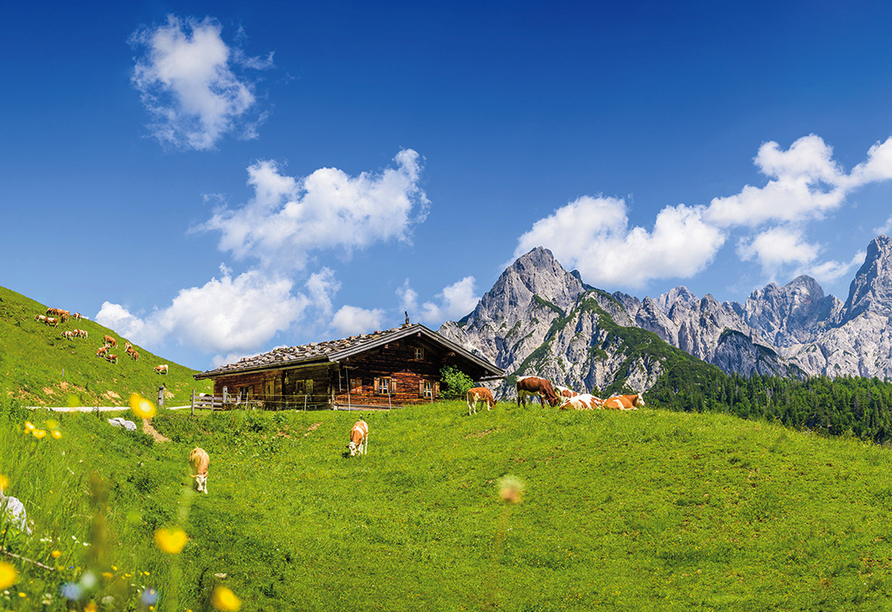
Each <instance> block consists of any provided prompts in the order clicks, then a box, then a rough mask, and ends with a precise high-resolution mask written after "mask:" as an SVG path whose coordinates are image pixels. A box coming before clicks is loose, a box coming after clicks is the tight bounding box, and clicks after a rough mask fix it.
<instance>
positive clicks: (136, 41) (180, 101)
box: [0, 1, 892, 369]
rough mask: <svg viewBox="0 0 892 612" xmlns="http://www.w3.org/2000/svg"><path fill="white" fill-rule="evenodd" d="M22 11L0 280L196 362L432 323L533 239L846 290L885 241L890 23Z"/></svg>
mask: <svg viewBox="0 0 892 612" xmlns="http://www.w3.org/2000/svg"><path fill="white" fill-rule="evenodd" d="M25 4H26V3H19V5H16V6H11V7H7V15H6V18H5V19H4V23H3V26H2V35H0V54H2V57H3V58H4V59H3V62H2V63H0V66H2V68H0V70H2V78H3V82H4V83H5V84H6V87H5V88H4V89H5V92H4V93H5V95H3V96H2V97H0V109H2V111H3V115H4V116H5V117H6V121H5V122H4V127H3V131H2V138H0V180H2V196H0V197H2V203H3V204H2V211H3V213H2V214H3V224H2V240H0V284H2V285H3V286H5V287H8V288H10V289H13V290H15V291H18V292H20V293H23V294H25V295H27V296H29V297H31V298H34V299H36V300H39V301H41V302H44V303H46V304H48V305H52V306H57V307H61V308H65V309H69V310H71V311H78V312H81V313H82V314H84V315H85V316H87V317H89V318H91V319H94V320H97V321H99V322H101V323H103V324H105V325H108V326H110V327H112V328H114V329H115V330H116V331H118V332H119V333H121V334H123V335H125V336H127V337H128V338H131V339H132V340H134V341H135V342H136V343H137V344H139V345H141V346H144V347H145V348H148V349H149V350H151V351H153V352H156V353H158V354H160V355H162V356H164V357H166V358H169V359H170V360H172V361H175V362H178V363H182V364H184V365H188V366H191V367H194V368H197V369H207V368H210V367H212V366H214V365H219V364H221V363H226V362H228V361H230V360H234V359H237V358H238V357H240V356H243V355H248V354H254V353H257V352H261V351H265V350H269V349H271V348H273V347H275V346H280V345H293V344H303V343H306V342H311V341H318V340H327V339H332V338H338V337H344V336H347V335H350V334H354V333H359V332H364V331H374V330H375V329H385V328H388V327H392V326H395V325H398V324H400V323H401V322H402V320H403V312H404V311H405V310H408V311H409V314H410V317H411V318H412V320H413V321H420V322H423V323H425V324H426V325H428V326H429V327H431V328H434V329H436V328H437V327H439V325H440V324H441V323H442V322H443V321H445V320H447V319H453V320H454V319H458V318H460V317H461V316H463V315H465V314H467V313H468V312H469V311H470V310H471V309H472V308H473V307H474V305H475V304H476V301H477V300H478V299H479V298H480V296H482V295H483V293H485V292H486V291H487V290H488V289H489V288H490V287H491V286H492V284H493V283H494V282H495V280H496V279H497V278H498V276H499V274H500V273H501V272H502V270H503V269H504V267H505V266H506V265H507V264H509V263H510V262H511V261H512V260H513V259H514V258H515V257H517V256H518V255H520V254H522V253H524V252H526V251H528V250H529V249H531V248H533V247H534V246H540V245H541V246H545V247H548V248H550V249H551V250H552V251H553V252H554V253H555V255H556V256H557V258H558V259H559V260H560V261H561V263H562V264H563V265H564V267H566V268H567V269H573V268H577V269H579V270H580V272H581V274H582V276H583V278H584V280H586V282H588V283H589V284H592V285H594V286H597V287H599V288H602V289H605V290H607V291H618V290H619V291H624V292H627V293H630V294H632V295H636V296H638V297H641V298H643V297H644V296H647V295H650V296H653V297H656V296H658V295H660V294H661V293H664V292H665V291H668V290H669V289H670V288H672V287H675V286H677V285H685V286H687V287H688V288H689V289H691V291H693V292H694V293H695V294H697V295H698V296H702V295H705V294H706V293H711V294H713V295H714V296H715V297H716V298H718V299H720V300H736V301H741V302H742V301H743V300H745V299H746V297H747V295H748V294H749V293H750V292H751V291H752V290H753V289H756V288H761V287H762V286H764V285H765V284H766V283H768V282H777V283H778V284H785V283H787V282H789V281H790V280H792V279H793V278H794V277H795V276H797V275H798V274H803V273H805V274H810V275H812V276H814V277H815V278H817V279H818V280H819V282H820V283H821V284H822V286H823V287H824V289H825V291H826V292H827V293H833V294H835V295H837V296H838V297H840V298H841V299H845V297H846V295H847V292H848V285H849V283H850V281H851V279H852V277H853V275H854V273H855V271H856V270H857V268H858V266H859V265H860V264H861V262H862V261H863V257H864V249H865V247H866V246H867V244H868V242H869V241H870V240H871V239H872V238H873V237H874V236H876V235H877V234H879V233H889V232H890V231H892V206H890V202H892V181H890V180H889V179H890V178H892V140H889V138H890V135H892V104H890V100H892V79H890V78H889V70H888V67H889V65H890V64H892V37H890V36H889V35H888V32H887V26H888V24H889V23H892V6H889V5H887V4H886V3H880V2H851V3H845V4H843V3H831V2H789V3H731V2H688V3H677V4H676V3H666V2H650V3H599V2H594V3H592V2H588V3H548V4H546V3H524V2H512V3H507V2H500V3H463V2H449V3H418V2H406V3H394V2H392V3H386V4H382V3H366V2H363V3H351V2H326V3H313V4H309V3H279V2H275V3H273V2H252V3H244V2H239V3H229V2H214V3H196V2H138V1H137V2H133V3H80V4H72V3H50V4H41V5H34V6H26V5H25ZM620 4H622V6H620Z"/></svg>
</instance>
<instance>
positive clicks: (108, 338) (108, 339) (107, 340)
mask: <svg viewBox="0 0 892 612" xmlns="http://www.w3.org/2000/svg"><path fill="white" fill-rule="evenodd" d="M102 341H103V342H105V343H106V344H107V345H109V346H113V347H115V348H118V341H117V340H115V339H114V338H112V337H111V336H109V335H105V336H103V337H102Z"/></svg>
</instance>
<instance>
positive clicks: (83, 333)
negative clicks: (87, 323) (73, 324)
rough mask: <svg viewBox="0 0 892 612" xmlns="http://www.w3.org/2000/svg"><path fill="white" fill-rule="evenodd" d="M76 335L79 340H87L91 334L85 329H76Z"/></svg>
mask: <svg viewBox="0 0 892 612" xmlns="http://www.w3.org/2000/svg"><path fill="white" fill-rule="evenodd" d="M74 335H75V336H76V337H78V338H87V337H88V335H89V334H87V330H85V329H76V330H74Z"/></svg>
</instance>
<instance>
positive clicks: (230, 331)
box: [96, 266, 311, 353]
mask: <svg viewBox="0 0 892 612" xmlns="http://www.w3.org/2000/svg"><path fill="white" fill-rule="evenodd" d="M221 272H222V276H221V278H220V279H217V278H212V279H211V280H210V281H208V282H207V283H206V284H204V285H203V286H201V287H191V288H189V289H182V290H181V291H180V292H179V294H178V295H177V296H176V297H175V298H174V299H173V302H172V303H171V305H170V306H169V307H168V308H166V309H163V310H155V311H154V312H152V313H151V314H150V315H148V316H146V317H143V318H140V317H138V316H136V315H134V314H132V313H130V312H129V311H128V310H127V309H126V308H124V307H123V306H121V305H119V304H112V303H109V302H105V303H104V304H103V305H102V309H101V310H100V311H99V314H97V315H96V321H97V322H98V323H100V324H102V325H105V326H106V327H110V328H112V329H114V330H116V331H118V332H119V333H120V334H121V335H123V336H125V337H127V338H129V339H131V340H133V341H134V342H136V343H137V344H141V345H144V346H146V347H148V348H152V347H153V346H157V345H159V344H160V343H162V342H165V341H166V340H168V339H173V338H176V339H177V340H178V342H180V343H181V344H184V345H187V346H192V347H195V348H197V349H199V350H201V351H203V352H207V353H210V352H216V353H223V352H236V351H238V352H250V351H256V350H258V349H259V348H260V347H261V346H263V344H265V343H266V342H268V341H269V340H270V339H272V337H273V336H274V335H275V334H276V333H277V332H279V331H282V330H285V329H288V328H289V327H290V326H291V325H292V324H294V323H295V322H296V321H298V320H299V319H300V318H301V316H302V315H303V313H304V311H305V310H306V309H307V307H308V306H310V304H311V301H310V299H309V298H308V297H306V296H305V295H303V294H298V295H292V293H291V289H292V286H293V283H292V281H291V280H289V279H285V278H281V277H267V276H265V275H264V274H262V273H261V272H259V271H257V270H252V271H249V272H245V273H244V274H240V275H239V276H236V277H235V278H233V277H232V275H231V273H230V271H229V270H228V269H226V268H225V266H221Z"/></svg>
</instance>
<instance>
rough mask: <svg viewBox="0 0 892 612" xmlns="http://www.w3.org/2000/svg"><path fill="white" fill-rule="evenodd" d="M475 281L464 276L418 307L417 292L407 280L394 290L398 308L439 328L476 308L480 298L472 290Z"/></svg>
mask: <svg viewBox="0 0 892 612" xmlns="http://www.w3.org/2000/svg"><path fill="white" fill-rule="evenodd" d="M475 283H476V279H475V278H474V277H473V276H466V277H464V278H463V279H461V280H460V281H457V282H455V283H452V284H451V285H447V286H446V287H444V288H443V290H442V291H441V292H439V293H438V294H437V295H436V296H434V298H435V299H434V301H430V302H425V303H424V304H422V305H421V306H420V307H419V306H418V292H416V291H415V290H414V289H412V287H411V286H410V285H409V279H408V278H407V279H406V281H405V282H404V283H403V286H402V287H400V288H398V289H397V290H396V295H397V297H398V298H399V299H400V307H401V308H402V309H403V310H405V311H406V312H408V313H409V317H410V318H414V319H418V320H421V321H422V322H424V323H427V324H429V325H437V326H439V325H440V324H442V323H443V322H444V321H448V320H457V319H460V318H462V317H464V316H465V315H466V314H468V313H469V312H471V311H472V310H474V308H476V307H477V302H479V301H480V296H479V295H477V292H476V290H475V288H474V285H475Z"/></svg>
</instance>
